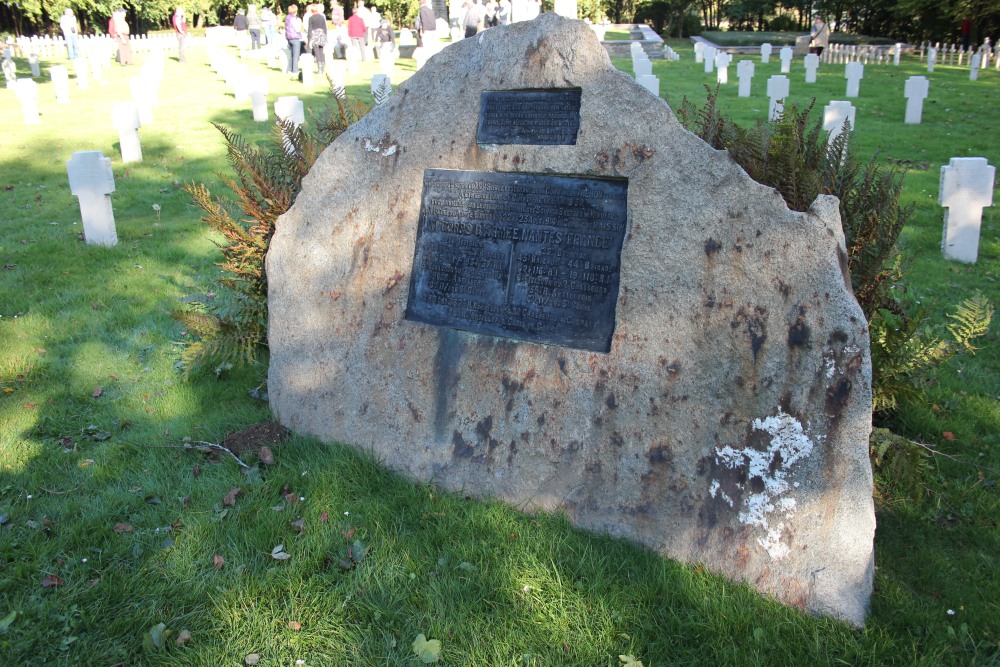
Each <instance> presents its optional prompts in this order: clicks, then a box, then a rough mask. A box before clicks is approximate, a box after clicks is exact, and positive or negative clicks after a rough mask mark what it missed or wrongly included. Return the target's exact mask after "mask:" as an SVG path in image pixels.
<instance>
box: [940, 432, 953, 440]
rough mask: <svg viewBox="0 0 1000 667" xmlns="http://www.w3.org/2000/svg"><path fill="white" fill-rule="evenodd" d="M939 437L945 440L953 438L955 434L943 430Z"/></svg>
mask: <svg viewBox="0 0 1000 667" xmlns="http://www.w3.org/2000/svg"><path fill="white" fill-rule="evenodd" d="M941 437H942V438H944V439H945V440H954V439H955V434H954V433H952V432H951V431H945V432H944V433H942V434H941Z"/></svg>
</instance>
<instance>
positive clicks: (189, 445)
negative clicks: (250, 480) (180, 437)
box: [130, 440, 250, 470]
mask: <svg viewBox="0 0 1000 667" xmlns="http://www.w3.org/2000/svg"><path fill="white" fill-rule="evenodd" d="M130 444H135V445H139V446H140V447H146V448H148V449H188V450H191V449H197V448H198V447H196V445H197V446H199V447H210V448H211V449H215V450H217V451H220V452H225V453H226V454H229V455H230V456H232V457H233V460H235V461H236V463H238V464H239V466H240V467H241V468H243V469H244V470H249V469H250V466H248V465H247V464H246V463H243V461H241V460H240V457H238V456H236V454H234V453H233V452H232V450H230V449H229V448H227V447H223V446H222V445H220V444H218V443H215V442H205V441H204V440H192V441H191V442H188V443H185V444H183V445H147V444H145V443H130Z"/></svg>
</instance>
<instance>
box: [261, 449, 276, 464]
mask: <svg viewBox="0 0 1000 667" xmlns="http://www.w3.org/2000/svg"><path fill="white" fill-rule="evenodd" d="M260 462H261V463H263V464H264V465H266V466H273V465H274V454H272V453H271V450H270V449H268V448H267V447H261V448H260Z"/></svg>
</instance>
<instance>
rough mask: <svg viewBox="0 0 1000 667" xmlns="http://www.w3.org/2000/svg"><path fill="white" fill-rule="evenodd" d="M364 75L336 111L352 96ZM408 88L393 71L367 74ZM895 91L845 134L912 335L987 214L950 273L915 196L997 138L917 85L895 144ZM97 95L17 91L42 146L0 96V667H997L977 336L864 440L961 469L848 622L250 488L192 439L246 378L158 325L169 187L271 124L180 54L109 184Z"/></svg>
mask: <svg viewBox="0 0 1000 667" xmlns="http://www.w3.org/2000/svg"><path fill="white" fill-rule="evenodd" d="M672 45H673V46H674V48H675V49H677V50H678V51H680V52H681V53H682V60H681V61H679V62H670V63H666V62H657V63H655V64H654V73H655V74H658V75H659V76H660V77H661V81H662V90H663V91H665V97H667V99H668V100H669V102H670V103H672V104H675V103H677V102H679V101H680V99H681V98H682V97H684V96H687V97H689V98H691V99H693V100H697V101H699V102H700V101H701V100H703V99H704V98H705V90H704V88H703V86H702V84H703V83H705V82H708V81H709V77H707V76H706V75H705V74H704V73H703V72H702V66H701V65H696V64H695V63H694V62H693V58H692V51H691V48H690V44H689V43H684V42H676V43H672ZM140 62H141V60H140ZM48 64H51V63H46V65H48ZM735 64H736V63H735V62H734V63H733V66H732V70H731V76H730V78H731V80H732V81H733V82H734V83H732V84H730V85H729V86H727V87H725V88H724V89H723V91H722V93H721V100H722V105H723V108H724V109H726V110H727V111H729V112H731V113H732V114H733V115H734V116H735V117H736V118H737V119H739V120H741V121H743V122H752V120H753V119H755V118H759V117H762V116H763V115H764V114H766V111H767V99H766V97H764V96H763V89H764V85H765V80H766V76H767V75H769V74H773V73H777V68H778V64H777V63H776V62H775V63H773V64H772V65H770V66H761V65H760V63H759V62H758V63H757V78H756V79H755V81H754V95H755V96H754V97H752V98H750V99H749V100H741V99H738V98H737V97H736V84H735V81H736V77H735ZM18 65H19V70H20V71H22V72H24V71H26V70H27V64H26V63H25V62H23V61H22V62H19V63H18ZM616 65H618V66H619V67H621V68H622V69H627V67H628V66H629V63H628V62H627V61H621V62H616ZM253 67H257V66H256V65H255V66H253ZM772 70H773V71H772ZM372 71H374V68H370V69H367V70H365V71H362V72H360V73H359V74H358V76H356V77H354V78H353V79H352V82H351V85H350V86H349V87H348V92H349V93H352V94H355V95H357V96H359V97H362V98H367V97H368V85H367V76H368V75H370V74H371V72H372ZM411 71H412V61H403V62H402V65H401V68H400V71H399V72H398V73H397V74H398V76H397V77H395V78H397V79H401V78H402V77H405V76H407V75H408V74H409V73H410V72H411ZM916 73H923V68H922V67H921V66H920V64H919V63H917V62H915V61H909V62H906V63H905V64H904V65H903V66H902V67H901V68H898V69H897V68H894V67H891V66H882V67H877V66H870V67H868V68H866V74H865V79H864V80H863V81H862V84H861V95H862V96H861V97H860V98H859V99H858V100H856V101H855V102H854V103H855V105H856V106H858V131H857V137H856V140H857V144H858V147H859V149H860V150H861V152H862V154H871V153H873V152H874V151H875V150H876V149H877V148H879V147H881V149H882V153H881V155H882V158H883V160H885V161H886V162H887V163H893V164H901V165H903V166H904V167H905V168H906V169H907V172H908V175H907V181H906V190H905V194H904V196H905V198H906V200H907V201H908V202H912V203H914V204H915V206H916V208H915V212H914V215H913V218H912V221H911V223H910V225H909V226H908V227H907V229H906V230H905V232H904V235H903V239H902V242H903V248H904V251H905V256H906V262H907V268H908V276H909V280H908V283H907V287H906V289H907V290H908V292H909V293H910V295H911V297H912V298H913V299H915V300H920V301H922V302H923V304H924V305H926V306H927V312H928V317H929V319H928V325H929V326H932V327H936V328H937V329H939V330H941V329H943V327H944V325H945V324H946V322H947V320H946V318H945V316H944V313H945V312H946V311H947V310H948V309H949V308H951V307H952V306H953V305H954V304H955V303H957V302H959V301H961V300H962V299H964V298H968V297H969V296H971V295H972V294H973V293H974V291H975V290H977V289H978V290H982V291H983V292H984V293H986V294H987V295H988V296H989V297H990V299H991V300H992V301H993V302H994V303H998V302H1000V288H998V285H997V268H998V257H1000V244H998V241H997V226H998V225H997V215H996V213H995V209H994V208H990V209H986V213H985V216H984V223H983V241H982V243H981V246H980V259H979V262H978V263H977V264H976V265H974V266H964V265H956V264H952V263H948V262H945V261H943V260H942V259H941V257H940V252H939V250H938V243H939V239H940V233H941V210H940V208H939V207H937V206H936V204H935V201H936V197H937V183H936V181H937V178H938V173H939V171H938V170H939V168H940V166H941V164H943V163H946V162H947V160H948V159H949V158H950V157H953V156H964V155H969V156H985V157H987V158H989V160H990V163H991V164H997V163H998V162H1000V146H998V142H997V138H998V136H1000V128H998V122H1000V117H998V116H997V115H996V114H995V113H990V108H991V107H990V104H991V100H992V99H994V98H995V97H996V95H997V92H998V91H1000V74H998V73H996V72H995V71H993V70H990V71H986V72H983V74H982V75H981V77H980V81H979V82H975V83H973V82H969V81H968V76H967V74H965V73H964V72H962V71H959V70H958V69H957V68H954V69H953V68H948V67H942V66H940V65H939V66H938V68H937V71H936V72H935V73H934V74H933V75H932V82H931V93H930V98H929V99H928V100H927V102H926V106H925V110H924V124H923V125H920V126H917V127H912V126H904V125H903V124H902V116H903V106H904V100H903V99H902V86H903V81H904V80H905V77H906V76H908V75H910V74H916ZM109 75H110V77H111V81H110V84H109V85H107V86H101V85H98V84H92V87H91V88H90V89H89V90H87V91H80V90H78V89H77V88H75V84H74V87H73V89H72V97H73V104H72V105H71V106H68V107H59V106H56V105H54V103H53V100H54V95H53V92H52V88H51V84H50V83H47V82H46V81H47V77H45V76H43V78H42V79H40V89H41V97H42V110H43V125H41V126H25V125H24V124H23V123H22V121H21V114H20V110H19V108H18V105H17V102H16V99H15V98H14V95H13V93H12V92H11V91H6V90H3V91H0V124H2V126H3V127H4V128H6V129H5V134H4V140H3V141H2V142H0V186H2V189H0V256H2V259H3V265H4V270H3V271H0V389H2V392H3V393H0V664H5V665H8V664H9V665H21V664H25V665H35V664H81V665H113V664H117V663H123V664H127V665H141V664H150V665H174V664H188V665H206V666H207V665H212V666H214V665H238V664H244V663H245V662H247V661H249V662H253V660H254V656H256V657H258V658H259V664H261V665H294V664H305V665H346V664H352V665H353V664H357V665H396V664H421V663H420V662H419V659H418V658H417V655H416V653H415V652H414V648H413V645H414V641H415V640H416V639H417V638H418V635H421V634H422V635H424V636H425V637H426V638H427V639H431V640H438V641H440V649H441V652H440V659H441V661H442V662H443V663H444V664H456V665H512V666H513V665H538V666H542V665H588V666H589V665H620V664H622V660H620V659H619V657H618V656H619V655H633V656H635V657H636V658H637V659H640V660H642V661H643V663H644V664H645V665H647V666H648V665H666V664H719V665H739V666H742V665H778V664H785V665H804V664H852V665H853V664H872V665H876V664H878V665H881V664H899V665H911V664H924V665H937V664H953V665H968V664H987V663H990V662H994V663H995V662H997V661H998V660H1000V608H998V603H997V600H998V599H1000V583H998V581H997V577H996V573H997V571H1000V560H998V555H997V554H998V553H1000V539H998V533H997V526H996V522H997V519H998V516H1000V511H998V499H997V489H996V486H995V484H994V483H995V481H996V478H997V476H998V473H997V472H996V471H997V470H1000V447H998V445H1000V443H998V435H997V434H998V433H1000V408H998V398H1000V384H998V376H997V368H998V367H1000V360H998V358H997V354H998V353H997V350H998V347H997V345H996V341H997V334H996V327H994V331H993V332H991V334H990V335H989V337H988V339H986V340H985V341H982V344H981V347H982V349H981V350H979V351H978V352H977V353H976V354H975V355H974V356H973V355H964V356H962V357H959V358H956V359H955V360H953V361H952V362H951V363H949V364H948V365H946V366H944V367H942V368H941V369H939V371H938V372H937V373H936V374H935V376H934V378H933V379H932V383H931V385H930V386H929V387H928V388H927V392H928V393H927V396H928V399H927V400H926V401H922V402H917V403H913V404H907V405H905V406H904V407H903V409H902V410H900V412H899V413H898V415H897V416H896V417H895V418H894V419H893V420H892V422H891V424H890V425H891V426H893V427H894V428H895V429H896V430H897V431H899V432H901V433H904V434H905V435H907V436H908V437H911V438H914V439H916V440H920V441H922V442H926V443H930V444H931V445H933V447H935V448H936V449H938V450H940V451H942V452H944V453H946V454H947V455H949V456H953V457H956V458H958V459H960V460H961V461H962V462H956V461H954V460H952V459H950V458H946V457H942V456H939V457H934V458H933V459H932V460H931V470H930V473H929V474H928V476H927V478H926V480H925V490H924V492H923V493H922V494H921V495H920V496H918V497H910V496H905V495H901V494H894V493H891V492H888V491H887V492H886V493H885V494H884V495H883V496H880V500H879V506H878V521H879V528H878V533H877V536H876V563H877V566H878V570H877V573H876V581H875V586H876V589H875V594H874V596H873V598H872V613H871V616H870V618H869V622H868V624H867V626H866V628H865V629H863V630H855V629H853V628H850V627H848V626H845V625H843V624H841V623H838V622H835V621H832V620H829V619H822V618H809V617H807V616H804V615H802V614H801V613H799V612H797V611H794V610H791V609H788V608H784V607H782V606H780V605H778V604H776V603H774V602H772V601H769V600H767V599H764V598H761V597H760V596H758V595H756V594H755V593H754V592H752V591H751V590H750V589H748V588H747V587H745V586H740V585H735V584H733V583H731V582H728V581H726V580H724V579H722V578H720V577H716V576H714V575H711V574H708V573H706V572H705V571H704V570H703V569H702V568H699V567H688V566H681V565H678V564H675V563H672V562H670V561H666V560H663V559H660V558H658V557H656V556H655V555H653V554H651V553H649V552H647V551H645V550H642V549H639V548H636V547H634V546H632V545H629V544H626V543H623V542H620V541H616V540H611V539H608V538H606V537H601V536H594V535H589V534H585V533H582V532H580V531H576V530H574V529H573V528H571V527H570V526H569V525H568V524H567V523H566V522H565V521H564V520H563V519H562V518H561V517H559V516H548V515H538V516H530V515H526V514H521V513H518V512H516V511H514V510H512V509H510V508H507V507H505V506H501V505H498V504H491V503H481V502H476V501H472V500H468V499H466V498H464V497H461V496H455V495H449V494H441V493H439V492H438V491H437V490H436V489H435V488H434V487H433V486H431V485H419V484H412V483H410V482H407V481H405V480H402V479H400V478H399V477H397V476H395V475H393V474H391V473H388V472H386V471H385V470H384V469H382V468H381V467H379V466H378V465H377V463H376V462H374V461H372V460H371V459H370V458H368V457H366V456H364V455H361V454H357V453H354V452H353V451H351V450H349V449H347V448H344V447H339V446H330V445H323V444H320V443H317V442H315V441H312V440H309V439H305V438H297V437H296V438H292V439H291V440H288V441H285V442H284V443H282V444H280V445H275V446H273V448H272V449H273V456H274V463H273V464H271V465H265V464H264V463H262V462H261V461H260V460H259V458H258V456H257V454H255V453H254V452H248V453H247V454H245V455H244V456H245V461H244V462H245V463H246V464H247V465H248V466H249V470H243V469H241V467H240V466H239V465H238V464H237V463H236V462H235V461H234V460H233V459H232V458H231V457H229V456H227V455H225V454H219V453H218V452H217V451H215V450H214V449H213V448H210V447H207V446H205V445H199V444H198V443H219V442H221V441H222V440H223V438H225V437H226V435H227V434H228V433H231V432H233V431H238V430H240V429H243V428H244V427H247V426H250V425H252V424H255V423H258V422H262V421H266V420H268V419H269V412H268V408H267V405H266V403H264V402H261V401H259V400H257V399H255V398H253V397H252V396H251V395H250V391H251V390H252V389H255V388H257V387H259V385H261V383H262V382H263V380H264V378H265V376H266V373H265V368H264V367H263V366H256V367H246V368H236V369H232V370H225V369H218V373H216V372H213V370H212V369H208V370H206V371H205V372H202V373H199V374H195V375H193V376H192V377H191V378H190V379H189V380H188V381H184V380H183V378H182V376H181V373H180V371H179V370H178V369H177V367H176V363H177V361H178V358H179V349H180V348H179V345H180V343H181V342H182V341H183V340H185V338H186V332H185V331H184V329H183V327H182V326H181V325H180V324H178V322H177V321H176V320H175V319H174V318H173V317H172V315H171V311H173V310H175V309H177V308H179V307H181V301H180V300H181V299H183V298H184V297H185V296H187V295H191V294H207V293H209V292H214V291H217V290H218V286H217V283H216V281H217V279H218V277H219V273H218V269H217V267H216V266H215V262H217V261H218V260H219V257H220V256H219V253H218V250H217V248H216V246H215V245H214V242H216V241H218V240H219V239H218V238H215V237H213V235H212V234H210V233H209V232H208V231H207V228H206V227H205V226H204V225H203V224H202V223H201V222H200V221H199V213H198V211H197V210H196V209H195V208H194V207H193V206H192V205H191V202H190V197H189V196H188V195H187V194H186V192H185V191H184V190H183V189H182V186H183V184H185V183H188V182H191V181H205V182H209V183H211V184H213V187H215V188H217V189H219V190H220V192H221V187H220V186H218V181H219V179H218V177H217V174H219V173H225V172H226V170H227V164H226V160H225V153H224V145H223V142H222V140H221V136H220V135H219V133H218V132H217V131H216V130H215V129H214V128H213V127H212V126H211V125H210V123H211V122H217V123H223V124H225V125H228V126H230V127H233V128H235V129H237V130H238V131H239V132H241V133H243V134H245V135H246V136H247V137H248V138H250V139H251V140H252V141H255V142H259V141H264V140H266V139H267V137H268V132H269V131H268V129H267V128H266V127H265V126H262V125H255V124H254V123H253V122H252V119H251V114H250V109H249V105H240V104H236V103H235V102H234V100H233V98H232V95H231V94H228V93H227V92H226V91H225V89H224V85H223V83H222V82H220V81H219V80H218V79H217V77H216V76H215V75H214V74H213V73H212V72H211V71H210V69H209V68H208V67H207V64H206V59H205V53H204V52H203V51H197V50H192V55H191V57H190V58H189V62H188V63H187V64H183V65H182V64H180V63H177V62H176V61H174V60H172V59H170V60H168V62H167V66H166V75H165V79H164V84H163V86H162V87H161V89H160V99H161V102H160V105H159V106H158V107H157V108H156V110H155V114H156V117H155V121H156V122H155V124H153V125H152V126H149V127H144V128H143V129H142V130H141V135H142V140H143V153H144V157H145V161H144V162H143V163H141V164H139V165H128V166H126V165H123V164H121V162H120V159H119V156H118V153H117V146H116V144H117V135H116V133H115V131H114V129H113V128H112V126H111V123H110V106H111V103H112V102H114V101H116V100H118V99H124V98H126V97H127V90H128V78H129V76H130V75H131V72H129V71H127V70H123V69H121V68H117V67H116V68H112V69H111V70H110V72H109ZM268 77H269V85H270V91H271V96H270V99H271V100H272V101H273V99H274V98H275V97H276V96H277V95H285V94H299V95H301V96H302V97H303V98H304V99H305V102H306V106H307V108H309V109H312V110H316V109H318V108H320V107H321V106H322V105H323V104H326V103H327V102H328V98H329V94H328V93H327V91H326V90H325V89H324V88H323V86H322V84H321V83H319V82H317V84H316V87H315V89H314V90H311V91H309V92H308V93H305V94H303V92H302V87H301V85H300V84H298V83H297V82H292V81H290V80H288V78H287V77H285V76H283V75H280V74H278V73H277V72H275V71H273V70H271V71H270V73H269V74H268ZM791 78H792V93H791V100H790V101H789V102H790V103H795V104H808V103H809V101H810V100H811V99H812V97H814V96H815V97H816V98H817V100H818V104H819V106H822V105H823V104H825V103H826V102H828V101H829V100H830V99H842V95H843V90H844V85H845V82H844V79H843V72H842V66H841V67H832V66H823V67H822V68H821V73H820V80H819V82H818V83H817V84H814V85H811V86H806V85H805V84H804V83H802V69H801V64H800V63H796V69H795V70H794V71H793V74H792V75H791ZM712 80H713V81H714V79H712ZM713 85H714V84H713ZM307 118H308V113H307ZM88 149H89V150H103V151H104V152H105V155H109V156H111V157H112V158H113V160H114V170H115V177H116V188H117V190H116V193H115V195H114V206H115V217H116V220H117V225H118V236H119V239H120V243H119V245H118V246H116V247H115V248H112V249H106V248H95V247H91V246H87V245H85V244H84V243H82V242H81V240H80V239H79V233H80V231H81V229H80V223H79V210H78V208H77V203H76V199H75V198H73V197H72V196H71V195H70V192H69V188H68V184H67V181H66V173H65V161H66V160H67V159H68V158H69V156H70V155H71V154H72V152H73V151H76V150H88ZM690 168H696V166H694V165H692V166H690ZM154 204H156V205H158V206H159V207H160V210H159V212H157V211H155V210H154V208H153V205H154ZM946 434H949V435H950V437H949V435H946ZM186 438H188V439H190V442H187V441H185V439H186ZM973 464H974V465H973ZM234 489H239V492H234V491H233V490H234ZM278 546H281V547H282V549H280V550H277V549H276V548H277V547H278ZM284 554H287V555H288V557H287V558H285V556H284ZM159 624H162V627H160V625H159ZM151 631H152V632H151ZM182 631H187V632H186V633H185V634H184V635H183V637H188V635H189V638H188V639H186V641H183V642H182V643H180V644H178V643H177V641H176V640H177V639H178V637H181V635H182ZM154 639H156V640H158V641H154ZM430 650H431V652H432V653H433V652H434V651H433V647H432V648H431V649H430ZM297 661H304V662H303V663H298V662H297Z"/></svg>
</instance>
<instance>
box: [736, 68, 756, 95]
mask: <svg viewBox="0 0 1000 667" xmlns="http://www.w3.org/2000/svg"><path fill="white" fill-rule="evenodd" d="M753 69H754V65H753V61H752V60H741V61H740V62H738V63H737V64H736V76H738V77H739V79H740V92H739V96H740V97H750V83H751V82H752V81H753Z"/></svg>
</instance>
